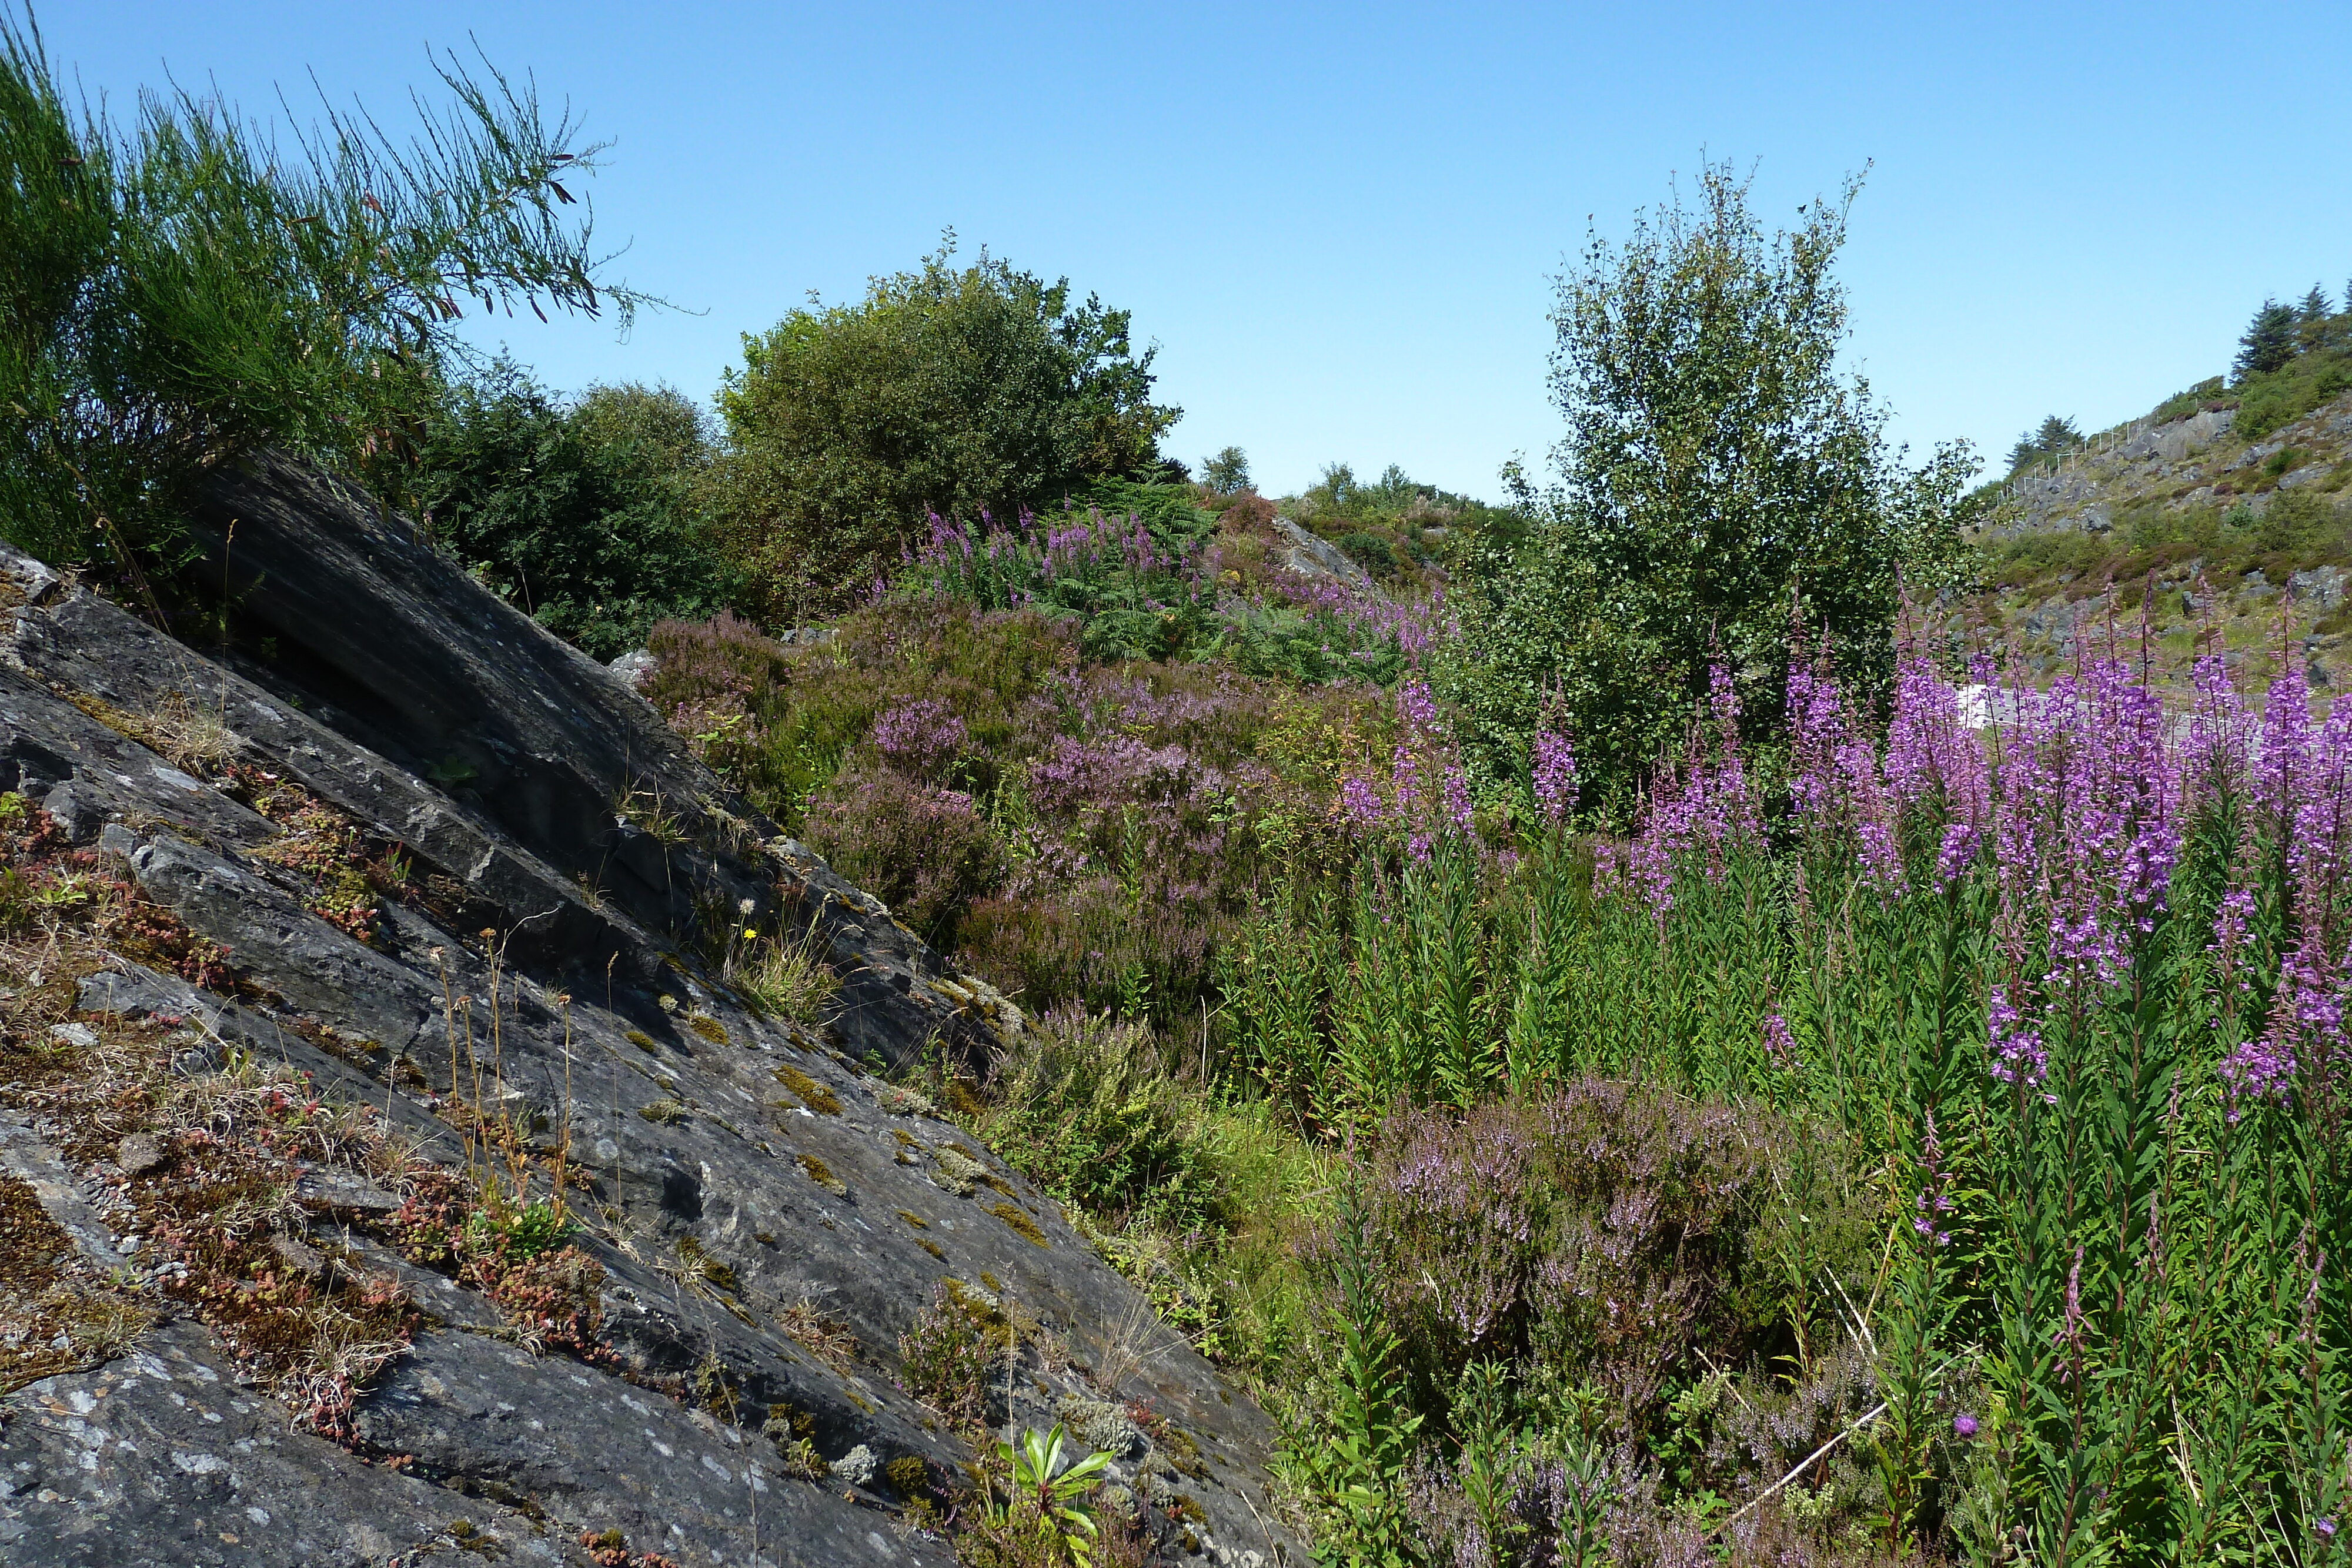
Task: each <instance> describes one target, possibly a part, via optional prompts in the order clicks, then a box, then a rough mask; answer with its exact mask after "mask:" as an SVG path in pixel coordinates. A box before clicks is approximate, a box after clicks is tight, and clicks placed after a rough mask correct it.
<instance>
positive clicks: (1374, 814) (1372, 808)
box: [1339, 778, 1389, 831]
mask: <svg viewBox="0 0 2352 1568" xmlns="http://www.w3.org/2000/svg"><path fill="white" fill-rule="evenodd" d="M1388 810H1389V809H1388V804H1387V802H1385V801H1383V800H1381V797H1380V792H1379V791H1378V790H1376V789H1373V788H1372V787H1371V785H1370V783H1368V782H1367V781H1365V780H1364V779H1356V778H1349V779H1347V780H1346V781H1345V782H1343V783H1342V784H1341V785H1340V786H1339V818H1340V820H1341V821H1344V822H1346V823H1347V824H1348V825H1349V827H1351V828H1354V829H1356V830H1358V831H1362V830H1364V829H1367V828H1371V827H1376V826H1378V825H1379V823H1380V822H1381V820H1382V819H1384V818H1385V817H1386V816H1387V815H1388Z"/></svg>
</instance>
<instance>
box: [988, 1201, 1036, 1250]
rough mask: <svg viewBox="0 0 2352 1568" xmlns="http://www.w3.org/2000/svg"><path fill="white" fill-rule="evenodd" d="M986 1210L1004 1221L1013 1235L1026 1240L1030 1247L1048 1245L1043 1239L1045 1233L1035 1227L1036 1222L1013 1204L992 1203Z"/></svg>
mask: <svg viewBox="0 0 2352 1568" xmlns="http://www.w3.org/2000/svg"><path fill="white" fill-rule="evenodd" d="M988 1212H989V1213H991V1214H992V1215H994V1216H996V1218H999V1219H1001V1220H1003V1221H1004V1223H1005V1225H1006V1226H1007V1227H1008V1228H1011V1230H1012V1232H1013V1235H1015V1236H1018V1237H1019V1238H1021V1239H1022V1240H1024V1241H1026V1242H1028V1243H1029V1244H1030V1245H1031V1246H1032V1247H1045V1246H1048V1245H1049V1243H1048V1242H1047V1241H1046V1239H1045V1232H1044V1231H1042V1230H1040V1229H1038V1228H1037V1222H1036V1221H1035V1220H1034V1219H1032V1218H1029V1217H1028V1216H1027V1215H1025V1214H1024V1213H1022V1212H1021V1211H1020V1210H1019V1209H1018V1208H1015V1207H1013V1205H1011V1204H1009V1203H992V1204H990V1205H989V1206H988Z"/></svg>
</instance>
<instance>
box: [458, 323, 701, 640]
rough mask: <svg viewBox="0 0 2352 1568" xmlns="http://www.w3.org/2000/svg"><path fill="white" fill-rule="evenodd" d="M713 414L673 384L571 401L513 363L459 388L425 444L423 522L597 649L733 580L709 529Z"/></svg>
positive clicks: (511, 593)
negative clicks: (705, 497)
mask: <svg viewBox="0 0 2352 1568" xmlns="http://www.w3.org/2000/svg"><path fill="white" fill-rule="evenodd" d="M709 458H710V452H709V442H708V441H707V440H706V439H705V436H704V433H703V429H702V418H701V414H700V412H699V411H698V410H697V409H696V408H695V407H694V405H693V404H692V403H690V402H688V401H687V400H686V399H685V398H683V397H681V396H680V395H678V394H677V392H671V391H669V390H667V388H663V389H651V388H646V387H639V386H618V387H594V388H591V389H590V390H589V392H587V393H586V394H584V395H583V397H582V398H581V399H580V400H579V401H578V402H575V403H573V404H572V405H570V406H568V407H567V406H565V405H564V404H562V402H558V401H557V400H556V399H555V398H554V397H553V396H551V394H549V393H548V392H546V391H545V390H544V389H542V388H541V387H540V386H538V385H537V384H536V383H534V382H532V381H531V380H530V377H529V376H527V375H525V374H523V373H522V372H521V371H519V370H517V369H516V368H515V367H514V366H513V365H511V364H509V363H506V362H504V361H501V362H500V363H499V364H498V365H496V366H494V367H493V368H492V369H491V371H489V372H488V374H487V375H485V376H483V377H481V378H479V379H477V380H473V381H468V382H464V383H461V384H460V385H458V386H457V387H456V388H454V389H453V390H452V392H451V394H450V397H449V400H448V403H447V406H446V412H444V413H441V414H440V415H438V416H437V417H436V418H435V419H434V420H433V421H431V422H430V423H428V424H427V426H426V433H425V439H424V441H423V443H422V444H421V447H420V463H419V469H420V472H419V474H418V476H417V478H416V481H415V483H416V486H417V493H418V499H419V503H420V506H421V508H422V514H421V515H422V517H424V519H425V523H426V524H427V526H428V527H430V528H432V530H433V531H434V533H435V535H436V538H438V539H439V541H440V542H441V543H442V544H443V545H444V547H445V548H446V549H448V550H449V551H450V552H451V553H452V554H454V555H455V556H457V559H459V560H460V561H462V562H463V563H465V565H467V567H468V568H471V569H472V570H474V571H475V572H476V573H477V575H478V576H479V577H480V578H481V580H483V581H484V582H485V583H487V584H488V586H489V587H490V588H492V589H493V590H495V591H497V592H498V593H499V595H500V596H501V597H502V598H505V599H507V600H509V601H511V602H513V603H514V604H516V605H518V606H520V608H521V609H522V610H524V611H525V612H528V613H529V614H530V615H531V616H532V618H533V619H535V620H537V621H538V622H540V624H541V625H543V626H545V627H546V628H547V629H548V630H550V631H551V632H555V633H556V634H557V635H558V636H560V637H563V638H565V639H567V640H568V641H570V642H572V643H577V644H578V645H579V646H580V647H581V648H582V649H583V650H584V651H586V652H587V653H589V654H590V655H591V656H593V657H594V658H597V659H602V660H609V659H612V658H614V657H615V656H616V655H618V654H621V653H626V652H628V651H629V650H630V649H632V648H640V647H643V646H645V643H646V633H647V632H649V631H650V630H651V629H652V627H653V624H654V622H656V621H659V620H665V619H680V620H691V619H698V618H700V617H702V616H706V615H709V614H711V613H713V612H716V611H717V610H719V608H720V607H721V606H722V605H723V604H724V603H725V602H726V601H727V600H728V598H729V596H730V589H731V584H730V581H729V579H728V576H727V573H726V571H725V570H724V569H723V568H722V567H721V566H720V564H719V558H718V556H717V554H716V552H715V551H714V550H713V549H711V548H710V545H709V541H708V539H707V538H706V535H705V529H704V523H703V519H702V517H701V510H700V504H699V499H698V484H699V482H700V480H701V478H702V475H703V472H704V470H705V469H707V467H708V466H709Z"/></svg>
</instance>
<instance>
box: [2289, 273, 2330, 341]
mask: <svg viewBox="0 0 2352 1568" xmlns="http://www.w3.org/2000/svg"><path fill="white" fill-rule="evenodd" d="M2295 318H2296V319H2295V324H2294V337H2295V346H2296V348H2297V350H2299V351H2300V352H2303V353H2306V354H2307V353H2310V352H2311V351H2312V350H2315V349H2324V348H2326V347H2327V345H2328V343H2329V341H2330V340H2332V339H2333V338H2334V337H2335V335H2336V306H2335V304H2334V302H2333V301H2331V300H2330V299H2329V298H2327V290H2326V288H2325V287H2322V286H2321V285H2319V284H2316V283H2315V284H2313V285H2312V286H2311V292H2310V293H2308V294H2306V295H2305V296H2304V297H2303V303H2302V304H2301V305H2299V306H2297V307H2296V308H2295Z"/></svg>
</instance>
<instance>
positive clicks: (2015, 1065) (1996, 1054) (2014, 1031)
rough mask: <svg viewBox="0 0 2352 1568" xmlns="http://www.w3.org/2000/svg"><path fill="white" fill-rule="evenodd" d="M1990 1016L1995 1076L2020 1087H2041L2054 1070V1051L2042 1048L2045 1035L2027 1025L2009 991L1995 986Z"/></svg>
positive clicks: (1988, 1009)
mask: <svg viewBox="0 0 2352 1568" xmlns="http://www.w3.org/2000/svg"><path fill="white" fill-rule="evenodd" d="M1986 1018H1987V1024H1988V1030H1989V1032H1990V1045H1991V1049H1992V1075H1993V1076H1994V1077H1995V1078H1997V1079H1999V1080H2000V1082H2003V1083H2010V1084H2015V1085H2017V1086H2018V1087H2020V1088H2023V1089H2029V1090H2030V1089H2038V1088H2040V1087H2041V1086H2042V1080H2043V1079H2044V1078H2046V1077H2048V1076H2049V1073H2050V1052H2049V1051H2046V1050H2044V1049H2043V1048H2042V1036H2041V1035H2040V1034H2039V1033H2038V1032H2037V1031H2035V1030H2030V1029H2027V1028H2025V1027H2023V1026H2024V1022H2025V1020H2024V1018H2023V1015H2021V1013H2020V1012H2019V1011H2018V1009H2017V1008H2016V1007H2015V1006H2014V1005H2012V1004H2011V1001H2010V999H2009V993H2008V991H2007V990H2005V989H2001V988H1995V989H1994V991H1993V993H1992V999H1991V1002H1990V1006H1989V1007H1988V1008H1987V1009H1986Z"/></svg>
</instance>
